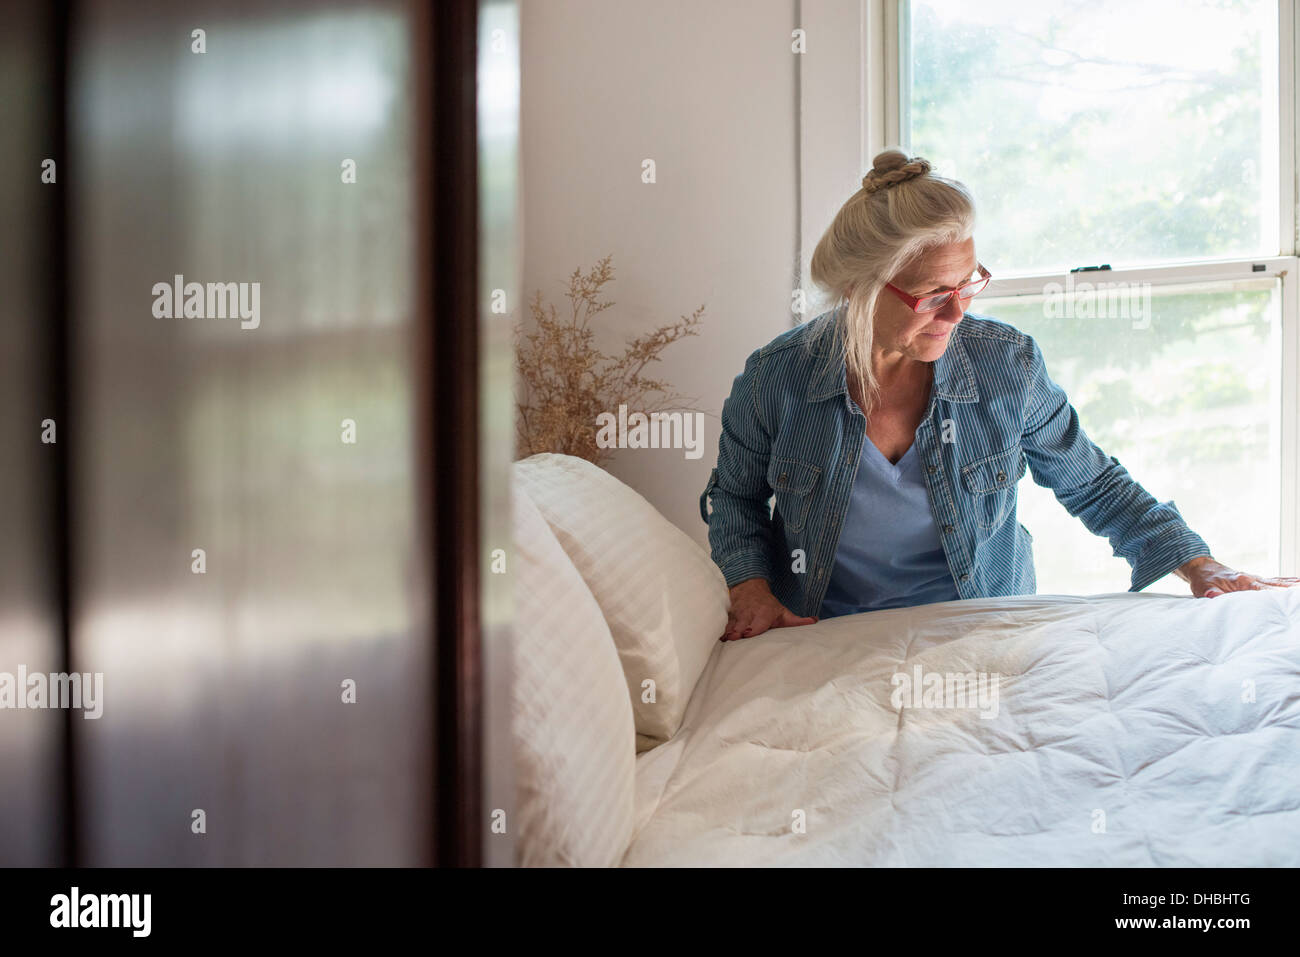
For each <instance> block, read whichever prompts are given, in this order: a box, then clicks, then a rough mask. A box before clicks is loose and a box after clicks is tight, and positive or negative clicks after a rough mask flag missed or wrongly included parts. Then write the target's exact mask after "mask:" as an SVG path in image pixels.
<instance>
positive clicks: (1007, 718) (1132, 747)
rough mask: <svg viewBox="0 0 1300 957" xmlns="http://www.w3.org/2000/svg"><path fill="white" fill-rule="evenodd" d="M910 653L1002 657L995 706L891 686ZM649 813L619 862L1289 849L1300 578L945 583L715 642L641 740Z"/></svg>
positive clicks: (1121, 862) (1296, 826)
mask: <svg viewBox="0 0 1300 957" xmlns="http://www.w3.org/2000/svg"><path fill="white" fill-rule="evenodd" d="M917 666H920V669H921V674H922V677H923V678H924V677H925V676H926V675H928V674H930V673H937V674H948V673H953V674H965V673H971V672H973V673H976V674H979V673H984V674H986V675H990V676H991V675H993V674H995V673H996V674H998V675H1001V679H1000V680H998V681H997V682H996V687H997V689H998V700H997V713H996V716H992V711H993V709H992V708H991V707H988V705H989V704H990V699H986V700H985V705H986V707H985V708H984V709H983V712H981V710H979V709H978V708H970V707H967V708H964V709H943V708H924V707H923V708H912V707H907V706H904V707H895V704H894V703H891V700H890V699H891V696H895V695H896V691H897V693H898V694H901V693H902V692H903V691H904V690H905V689H903V688H899V687H898V686H896V685H895V684H894V679H893V675H895V674H896V673H900V672H901V673H904V674H906V675H908V676H909V677H915V676H916V673H917V672H916V668H917ZM993 680H994V679H992V678H991V677H990V678H989V679H988V681H993ZM992 687H993V685H992V684H986V685H985V690H986V691H988V690H989V689H991V688H992ZM954 690H955V688H954ZM1252 698H1253V700H1252ZM904 703H905V704H910V701H906V702H904ZM954 703H956V702H954ZM969 703H970V702H968V704H969ZM976 703H978V702H976ZM982 714H983V715H989V716H982ZM637 818H638V820H637V828H638V830H637V832H636V835H635V837H634V839H633V842H632V845H631V847H630V848H629V849H628V852H627V854H626V856H625V858H624V861H623V863H624V865H626V866H646V865H652V866H657V865H724V866H727V865H773V864H776V865H874V866H880V865H886V866H890V865H907V866H916V865H922V866H935V865H939V866H943V865H973V866H982V865H990V866H1013V865H1023V866H1038V865H1088V866H1102V865H1105V866H1137V867H1144V866H1160V867H1164V866H1202V865H1204V866H1231V865H1239V866H1263V865H1290V866H1296V865H1300V589H1290V590H1286V591H1270V592H1249V593H1237V594H1229V595H1225V596H1223V597H1221V598H1214V599H1210V600H1194V599H1191V598H1180V597H1172V596H1162V595H1130V594H1125V595H1103V596H1098V597H1093V598H1073V597H1062V596H1033V597H1024V598H1002V599H981V600H978V601H961V602H948V603H945V604H942V605H930V606H925V607H921V608H911V609H899V610H897V611H883V612H871V613H867V614H862V615H853V616H849V617H844V618H836V619H829V620H827V621H824V622H819V623H818V624H816V625H808V626H805V627H799V628H783V629H777V630H775V631H771V632H768V633H767V634H764V635H761V636H759V637H758V638H754V639H749V640H745V641H737V642H730V643H727V644H721V643H719V645H718V647H717V649H715V651H714V654H713V657H712V658H711V659H710V661H709V664H708V666H707V667H706V669H705V671H704V674H703V676H702V677H701V678H700V682H699V684H698V685H697V686H696V688H695V692H694V694H693V696H692V698H691V702H690V705H689V707H688V709H687V712H686V716H685V722H684V724H683V726H682V729H681V730H680V731H679V732H678V733H677V734H676V735H675V736H674V737H673V739H672V740H671V741H669V742H668V743H666V744H663V745H661V746H659V747H658V748H655V749H654V750H652V751H648V752H646V753H644V754H642V755H641V756H640V757H639V758H638V761H637ZM801 822H802V827H800V824H801Z"/></svg>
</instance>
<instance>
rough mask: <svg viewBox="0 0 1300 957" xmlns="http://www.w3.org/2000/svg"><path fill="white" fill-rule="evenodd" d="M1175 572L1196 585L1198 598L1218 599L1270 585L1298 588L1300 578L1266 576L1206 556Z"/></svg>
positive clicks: (1270, 586) (1194, 559)
mask: <svg viewBox="0 0 1300 957" xmlns="http://www.w3.org/2000/svg"><path fill="white" fill-rule="evenodd" d="M1174 574H1175V575H1177V576H1178V577H1179V578H1181V579H1182V580H1183V581H1185V582H1187V584H1189V585H1191V587H1192V595H1193V596H1194V597H1196V598H1217V597H1219V596H1220V595H1222V594H1224V593H1225V592H1230V591H1263V590H1264V589H1267V588H1294V587H1295V586H1296V585H1300V578H1264V577H1262V576H1260V575H1251V574H1249V573H1247V572H1239V571H1236V570H1235V569H1232V568H1229V567H1228V566H1227V565H1224V564H1223V563H1222V562H1216V561H1215V560H1214V559H1213V558H1210V557H1209V556H1208V555H1207V556H1202V557H1200V558H1193V559H1192V560H1191V561H1189V562H1185V563H1184V564H1182V565H1180V566H1179V567H1178V568H1176V569H1175V570H1174Z"/></svg>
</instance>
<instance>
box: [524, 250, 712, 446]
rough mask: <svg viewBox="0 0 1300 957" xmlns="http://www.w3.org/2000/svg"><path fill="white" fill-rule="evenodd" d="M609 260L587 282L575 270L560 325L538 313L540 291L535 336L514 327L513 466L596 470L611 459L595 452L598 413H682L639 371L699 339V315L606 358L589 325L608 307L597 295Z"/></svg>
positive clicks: (670, 395) (536, 300)
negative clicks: (543, 457)
mask: <svg viewBox="0 0 1300 957" xmlns="http://www.w3.org/2000/svg"><path fill="white" fill-rule="evenodd" d="M612 258H613V257H612V256H606V257H604V258H603V259H601V260H600V261H599V262H598V263H597V264H596V266H595V268H593V269H592V270H591V271H590V272H588V273H587V274H586V275H583V274H582V270H581V269H580V268H579V269H575V270H574V271H573V275H571V276H570V277H569V288H568V291H567V292H566V293H565V295H566V296H567V297H568V299H569V303H570V305H571V307H572V310H571V315H569V316H567V317H564V318H561V317H560V316H559V315H557V313H556V310H555V307H554V306H549V307H546V306H543V304H542V293H541V290H540V289H539V290H538V291H537V293H536V295H535V296H534V297H533V301H532V302H531V303H530V304H529V311H530V312H531V313H532V317H533V321H534V323H535V324H536V327H537V328H536V331H534V332H530V333H527V334H525V333H524V332H523V330H522V328H521V327H520V326H518V325H517V326H516V327H515V361H516V365H517V368H518V373H519V395H518V402H517V412H518V415H517V417H516V425H517V428H518V436H517V443H516V448H515V454H516V457H517V458H526V457H527V456H529V455H534V454H536V453H538V452H562V453H564V454H566V455H576V456H578V457H579V458H583V459H586V460H587V461H589V462H594V463H596V464H600V463H601V462H602V461H604V460H605V459H607V458H608V457H609V456H610V455H611V454H612V450H610V449H604V448H601V447H600V446H598V445H597V444H596V431H597V423H596V417H597V416H598V415H599V414H600V413H602V412H611V413H614V414H615V415H617V413H618V407H619V405H620V404H624V405H626V406H627V409H628V412H629V414H630V413H631V412H634V411H636V412H644V413H646V414H647V415H648V414H650V413H653V412H665V411H669V410H672V409H676V410H680V409H683V406H681V405H679V404H677V403H678V402H679V401H680V400H681V398H682V396H679V395H677V394H676V393H674V392H672V391H671V390H670V387H669V385H668V383H666V382H664V381H663V380H660V379H654V378H651V377H650V376H648V375H646V374H645V370H646V367H647V366H649V365H650V363H652V362H658V361H659V354H660V353H661V352H663V350H664V349H665V348H667V347H668V346H669V345H671V344H672V343H674V342H676V341H677V340H678V339H681V338H682V337H684V336H694V335H699V332H698V331H697V328H696V327H697V326H698V325H699V323H700V318H701V317H702V316H703V314H704V307H703V306H700V308H698V309H696V310H695V312H693V313H691V315H689V316H682V318H681V319H679V320H678V321H677V322H674V323H670V324H668V325H665V326H660V327H659V328H658V329H656V330H655V331H654V332H651V333H649V334H647V335H643V336H637V337H635V338H633V339H630V340H629V341H628V342H627V345H626V347H625V348H624V350H623V354H622V355H621V356H610V355H606V354H605V353H603V352H601V351H600V350H599V349H597V348H596V345H595V343H594V334H593V330H592V328H591V319H592V317H593V316H595V315H598V314H599V313H602V312H604V311H605V310H606V309H608V308H609V307H610V306H612V305H614V303H613V302H611V301H602V300H601V299H600V292H601V287H603V286H604V285H605V284H606V283H607V282H610V281H611V280H612V279H613V277H614V269H613V267H612V266H611V265H610V260H611V259H612ZM686 408H687V409H689V408H690V407H686ZM692 411H694V410H692Z"/></svg>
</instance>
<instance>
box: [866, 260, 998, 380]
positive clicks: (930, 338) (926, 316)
mask: <svg viewBox="0 0 1300 957" xmlns="http://www.w3.org/2000/svg"><path fill="white" fill-rule="evenodd" d="M976 268H977V264H976V261H975V240H974V239H967V240H966V241H964V242H960V243H948V244H946V245H943V246H935V247H933V248H932V249H929V250H927V251H926V252H925V253H923V254H922V255H921V256H919V257H918V258H916V259H914V260H912V262H911V263H909V264H908V265H907V266H905V267H903V269H901V270H899V272H898V275H896V276H892V277H890V280H889V281H890V282H891V283H893V284H894V285H895V286H897V287H898V288H899V289H901V290H903V291H904V292H906V293H909V294H910V295H913V296H917V297H920V296H924V295H927V294H930V293H935V292H942V291H946V290H950V289H953V288H955V287H956V286H960V285H961V284H962V283H963V282H965V281H966V280H967V279H969V278H970V276H971V273H973V272H975V270H976ZM969 304H970V300H969V299H966V300H961V299H958V298H957V297H956V296H953V297H952V298H951V299H949V300H948V301H947V302H946V303H944V305H943V308H942V309H939V310H937V311H936V312H913V311H912V307H911V306H909V305H908V304H907V303H905V302H903V300H901V299H899V298H898V296H896V295H895V294H894V293H893V292H892V291H890V290H888V289H883V288H882V289H881V290H880V295H879V296H877V297H876V311H875V316H874V317H873V320H874V321H873V334H874V337H875V342H874V343H873V351H877V350H878V351H880V352H883V353H884V354H885V355H886V356H889V355H891V354H895V353H901V354H902V355H904V356H906V357H908V358H910V359H916V360H917V361H919V362H933V361H934V360H935V359H938V358H939V357H940V356H941V355H943V353H944V350H945V349H947V348H948V342H949V340H950V339H951V337H952V331H953V329H955V328H956V327H957V323H959V322H961V316H962V311H963V310H964V309H965V308H966V306H968V305H969Z"/></svg>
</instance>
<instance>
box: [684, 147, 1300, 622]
mask: <svg viewBox="0 0 1300 957" xmlns="http://www.w3.org/2000/svg"><path fill="white" fill-rule="evenodd" d="M873 165H874V168H873V169H872V170H871V172H869V173H868V174H867V175H866V177H865V178H864V179H863V181H862V189H861V190H860V191H859V192H858V193H856V194H855V195H854V196H852V197H851V198H850V199H849V200H848V202H846V203H845V204H844V206H843V207H842V208H841V209H840V211H839V213H838V214H837V215H836V217H835V220H834V221H833V222H832V223H831V225H830V228H829V229H827V231H826V234H825V235H824V236H823V237H822V239H821V241H820V242H819V243H818V244H817V249H816V251H815V252H814V253H813V259H812V278H813V281H814V282H816V283H817V284H818V285H819V286H820V287H822V288H823V289H825V290H828V291H829V292H830V293H832V295H833V296H834V298H835V301H837V302H838V303H839V305H838V306H837V307H836V308H835V309H833V310H831V311H830V312H827V313H825V314H823V315H821V316H818V317H817V318H816V319H814V320H812V321H810V322H808V323H806V324H804V325H802V326H799V327H797V328H795V329H791V330H790V331H789V332H786V333H784V334H782V335H780V336H778V337H777V338H776V339H774V340H772V342H770V343H768V344H767V345H766V346H764V347H763V348H761V349H758V350H757V351H755V352H754V353H753V354H751V355H750V356H749V359H748V360H747V361H746V363H745V368H744V371H743V372H741V374H740V375H739V376H737V377H736V380H735V383H734V385H733V386H732V390H731V396H730V397H729V398H728V399H727V401H726V402H725V404H724V405H723V410H722V435H721V437H720V439H719V442H718V465H717V468H715V469H714V470H713V472H712V473H711V475H710V476H709V484H708V486H707V487H706V488H705V490H704V493H703V494H702V495H701V496H700V513H701V515H702V516H703V517H704V518H705V520H706V521H707V522H708V523H709V543H710V545H711V547H712V552H713V559H714V561H715V562H716V563H717V564H718V566H719V567H720V568H721V569H722V572H723V574H724V576H725V577H726V580H727V585H728V587H729V588H730V591H731V611H730V616H729V621H728V624H727V631H726V633H725V634H724V635H723V640H725V641H730V640H734V639H737V638H750V637H753V636H755V635H760V634H762V633H763V632H765V631H766V630H767V629H769V628H779V627H784V626H790V625H804V624H811V623H812V622H814V621H816V620H817V619H818V618H819V617H831V616H835V615H842V614H850V613H853V612H859V611H869V610H873V609H877V608H894V607H900V606H905V605H918V604H926V603H930V602H938V601H952V600H956V599H959V598H983V597H989V596H995V595H1022V594H1033V592H1034V588H1035V580H1034V565H1033V557H1032V552H1031V546H1030V543H1031V541H1032V539H1031V538H1030V535H1029V533H1028V531H1026V530H1025V528H1024V526H1022V525H1020V524H1019V523H1018V522H1017V520H1016V484H1017V482H1018V480H1019V479H1020V477H1021V476H1022V475H1024V473H1025V470H1026V468H1028V469H1030V470H1031V471H1032V474H1033V478H1034V481H1035V482H1037V483H1038V484H1039V485H1043V486H1047V487H1050V488H1051V489H1053V491H1054V492H1055V493H1056V497H1057V499H1058V500H1059V501H1060V502H1061V504H1062V505H1064V506H1065V508H1066V509H1067V510H1068V511H1069V512H1070V514H1071V515H1074V516H1076V517H1078V518H1079V519H1081V520H1082V521H1083V523H1084V525H1086V526H1087V528H1088V529H1089V530H1090V531H1091V532H1093V533H1094V534H1097V535H1104V536H1105V537H1106V538H1108V539H1109V540H1110V543H1111V545H1112V546H1113V547H1114V549H1115V553H1116V554H1117V555H1120V556H1123V557H1124V558H1125V559H1127V560H1128V562H1129V565H1130V566H1131V567H1132V570H1133V571H1132V585H1131V590H1132V591H1138V590H1140V589H1142V588H1145V587H1146V586H1147V585H1149V584H1151V583H1152V582H1153V581H1156V580H1157V579H1159V578H1162V577H1163V576H1165V575H1166V574H1168V573H1169V572H1171V571H1172V572H1175V573H1177V574H1178V576H1179V577H1180V578H1182V579H1183V580H1184V581H1186V582H1188V584H1189V585H1190V586H1191V590H1192V594H1193V595H1194V596H1196V597H1198V598H1199V597H1214V596H1217V595H1221V594H1223V593H1224V592H1229V591H1242V590H1247V589H1259V588H1268V587H1289V586H1292V585H1295V584H1297V583H1300V580H1297V579H1294V578H1261V577H1258V576H1255V575H1249V574H1245V573H1242V572H1237V571H1234V570H1232V569H1231V568H1229V567H1227V566H1226V565H1223V564H1220V563H1219V562H1217V561H1215V560H1214V558H1213V557H1212V556H1211V554H1210V549H1209V547H1208V546H1207V545H1206V544H1205V542H1204V541H1203V540H1202V539H1201V537H1200V536H1199V535H1197V534H1196V533H1195V532H1193V531H1192V530H1191V529H1190V528H1188V527H1187V524H1186V523H1185V522H1184V521H1183V519H1182V516H1181V515H1180V514H1179V513H1178V510H1177V508H1175V507H1174V504H1173V502H1157V501H1156V500H1155V499H1154V498H1153V497H1152V496H1151V495H1150V494H1149V493H1148V492H1147V491H1146V490H1145V489H1144V488H1143V487H1142V486H1141V485H1139V484H1138V483H1137V482H1136V481H1134V480H1133V478H1132V477H1130V476H1129V474H1128V472H1127V471H1126V470H1125V469H1124V467H1123V466H1122V465H1120V463H1119V461H1118V460H1117V459H1114V458H1111V457H1109V456H1107V455H1106V454H1105V453H1104V452H1102V451H1101V449H1099V448H1098V447H1097V446H1096V445H1094V444H1093V443H1092V442H1091V441H1090V440H1089V439H1088V437H1087V435H1085V434H1084V432H1083V430H1082V429H1081V428H1080V426H1079V419H1078V416H1077V415H1076V414H1075V410H1074V408H1073V406H1071V405H1070V402H1069V400H1068V399H1067V398H1066V396H1065V393H1064V392H1063V391H1062V390H1061V388H1060V387H1059V386H1058V385H1056V383H1054V382H1053V381H1052V380H1051V379H1050V378H1049V377H1048V375H1047V372H1046V370H1045V368H1044V365H1043V356H1042V353H1041V352H1040V351H1039V348H1038V345H1037V343H1035V342H1034V340H1033V339H1032V338H1031V337H1029V336H1027V335H1025V334H1024V333H1022V332H1019V331H1018V330H1016V329H1014V328H1012V327H1011V326H1008V325H1006V324H1005V323H1001V322H997V321H995V320H993V319H989V318H986V317H983V316H977V315H973V314H970V313H967V312H965V309H966V307H967V306H968V305H969V304H970V301H971V298H972V297H973V296H974V295H975V294H976V293H978V292H979V291H980V290H981V289H983V288H984V286H985V285H986V284H987V282H988V279H989V273H988V271H987V270H985V269H984V267H983V266H981V265H980V264H979V262H978V261H977V260H976V258H975V244H974V241H973V239H972V238H971V234H972V229H973V226H974V204H973V202H972V200H971V197H970V194H969V193H968V192H967V190H966V188H965V187H964V186H962V185H961V184H960V183H958V182H955V181H953V180H949V179H944V178H942V177H940V176H936V175H933V174H932V173H931V172H930V164H929V163H928V162H927V161H926V160H924V159H922V158H920V157H914V158H912V159H910V160H909V159H908V158H907V157H906V156H905V155H904V154H902V153H900V152H898V151H896V150H889V151H886V152H884V153H881V154H880V155H879V156H877V157H876V158H875V162H874V164H873ZM886 279H887V280H888V281H886ZM773 493H775V496H776V508H775V510H772V511H770V510H769V508H768V500H769V499H770V498H771V497H772V495H773ZM709 499H711V500H712V503H713V510H712V514H711V515H710V514H709V513H708V512H707V510H706V501H707V500H709Z"/></svg>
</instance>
